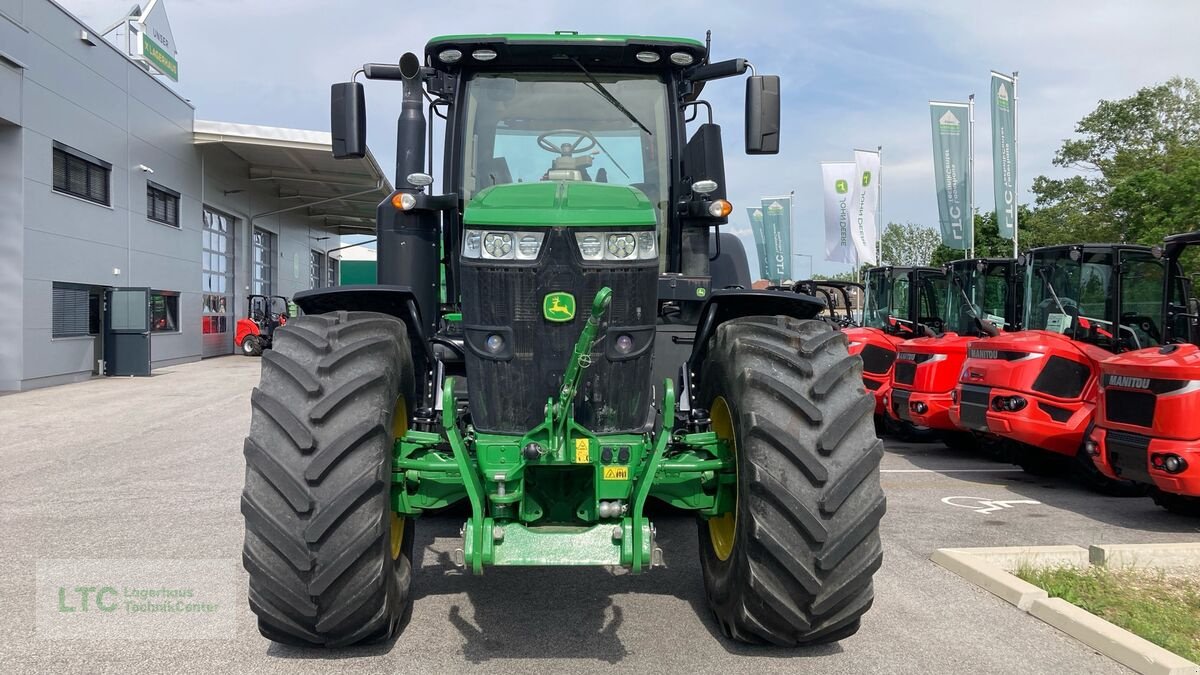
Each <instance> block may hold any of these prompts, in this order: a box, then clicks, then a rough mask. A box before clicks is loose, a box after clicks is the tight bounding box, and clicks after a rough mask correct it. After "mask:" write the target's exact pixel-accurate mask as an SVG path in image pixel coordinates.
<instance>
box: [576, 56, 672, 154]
mask: <svg viewBox="0 0 1200 675" xmlns="http://www.w3.org/2000/svg"><path fill="white" fill-rule="evenodd" d="M571 62H572V63H574V64H575V67H577V68H579V70H580V71H582V72H583V75H584V77H586V78H587V79H588V81H589V82H591V83H592V86H593V87H595V88H596V90H595V91H596V93H597V94H600V95H601V96H603V97H604V100H606V101H608V102H609V103H611V104H612V106H613V107H614V108H616V109H617V110H620V111H621V112H622V113H623V114H624V115H625V116H626V117H628V118H629V121H630V122H633V123H634V124H636V125H638V127H640V128H641V130H642V131H644V132H646V135H647V136H653V135H654V134H652V133H650V130H649V129H647V128H646V125H645V124H642V123H641V122H640V121H638V118H637V117H634V115H633V113H631V112H629V109H628V108H626V107H625V106H623V105H621V102H620V101H618V100H617V97H616V96H613V95H612V93H611V92H609V91H608V90H607V89H605V88H604V85H602V84H600V80H597V79H596V78H595V77H593V76H592V74H591V73H589V72H588V69H587V68H584V67H583V64H582V63H580V62H579V59H577V58H575V57H571Z"/></svg>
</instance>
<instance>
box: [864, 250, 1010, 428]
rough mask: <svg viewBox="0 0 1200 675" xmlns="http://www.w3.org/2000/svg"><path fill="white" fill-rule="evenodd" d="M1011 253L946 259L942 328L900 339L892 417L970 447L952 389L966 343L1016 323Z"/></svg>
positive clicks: (956, 383) (895, 371)
mask: <svg viewBox="0 0 1200 675" xmlns="http://www.w3.org/2000/svg"><path fill="white" fill-rule="evenodd" d="M1016 263H1017V261H1016V260H1014V259H1012V258H980V259H971V260H956V261H954V262H952V263H950V264H948V265H946V275H947V278H948V280H949V283H948V291H947V296H946V312H945V315H946V326H945V328H946V332H945V333H943V334H941V335H939V336H937V337H918V338H913V339H911V340H908V341H906V342H903V343H901V344H900V348H899V353H898V354H897V357H896V365H895V366H894V367H893V369H892V391H891V402H890V405H889V406H888V408H887V413H888V414H889V415H890V416H891V417H892V419H893V420H895V421H899V422H908V423H911V424H913V425H916V426H918V427H926V428H929V429H932V430H934V431H935V432H937V433H939V434H940V435H941V436H942V438H943V440H945V441H946V443H947V445H950V446H952V447H962V448H966V447H970V446H971V445H973V441H974V439H973V435H972V434H971V433H969V432H963V431H962V430H960V429H959V426H958V423H957V420H956V419H955V417H957V411H956V410H953V411H952V408H954V407H955V406H953V405H952V404H953V401H952V398H953V395H954V389H955V387H957V386H958V376H959V373H960V372H961V371H962V365H963V361H965V360H966V358H967V346H968V345H969V344H971V343H977V342H979V340H980V338H981V337H991V336H995V335H998V334H999V333H1000V331H1013V330H1015V329H1016V328H1017V326H1018V324H1019V323H1020V316H1021V313H1020V307H1021V299H1022V298H1021V295H1022V293H1021V291H1022V284H1021V275H1020V274H1019V272H1018V267H1017V264H1016Z"/></svg>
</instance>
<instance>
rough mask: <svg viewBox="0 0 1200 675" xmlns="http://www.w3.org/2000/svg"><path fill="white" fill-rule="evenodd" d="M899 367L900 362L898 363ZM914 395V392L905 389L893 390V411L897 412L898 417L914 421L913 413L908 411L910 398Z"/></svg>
mask: <svg viewBox="0 0 1200 675" xmlns="http://www.w3.org/2000/svg"><path fill="white" fill-rule="evenodd" d="M896 365H897V367H899V365H900V364H896ZM910 396H912V392H910V391H906V390H904V389H893V390H892V412H894V413H896V417H899V418H900V419H902V420H908V421H912V415H911V414H909V412H908V399H909V397H910Z"/></svg>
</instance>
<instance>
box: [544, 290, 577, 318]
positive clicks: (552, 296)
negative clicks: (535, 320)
mask: <svg viewBox="0 0 1200 675" xmlns="http://www.w3.org/2000/svg"><path fill="white" fill-rule="evenodd" d="M542 316H544V317H546V320H547V321H560V322H561V321H570V320H571V319H574V318H575V296H574V295H571V294H570V293H567V292H565V291H557V292H554V293H547V294H546V297H545V298H543V299H542Z"/></svg>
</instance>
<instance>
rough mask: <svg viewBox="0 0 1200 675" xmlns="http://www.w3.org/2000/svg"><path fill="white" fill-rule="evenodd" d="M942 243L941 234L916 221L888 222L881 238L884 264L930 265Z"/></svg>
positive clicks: (882, 262)
mask: <svg viewBox="0 0 1200 675" xmlns="http://www.w3.org/2000/svg"><path fill="white" fill-rule="evenodd" d="M940 244H941V235H940V234H938V233H937V232H935V231H934V230H931V229H929V228H928V227H925V226H923V225H917V224H916V223H908V224H906V225H901V224H899V223H888V224H887V227H886V228H884V230H883V238H882V239H881V240H880V248H881V251H880V252H881V254H882V255H881V258H882V260H880V264H883V265H902V266H915V265H928V264H929V261H930V258H932V257H933V252H934V251H935V250H936V249H937V247H938V246H939V245H940Z"/></svg>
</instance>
